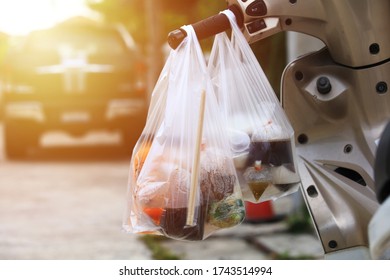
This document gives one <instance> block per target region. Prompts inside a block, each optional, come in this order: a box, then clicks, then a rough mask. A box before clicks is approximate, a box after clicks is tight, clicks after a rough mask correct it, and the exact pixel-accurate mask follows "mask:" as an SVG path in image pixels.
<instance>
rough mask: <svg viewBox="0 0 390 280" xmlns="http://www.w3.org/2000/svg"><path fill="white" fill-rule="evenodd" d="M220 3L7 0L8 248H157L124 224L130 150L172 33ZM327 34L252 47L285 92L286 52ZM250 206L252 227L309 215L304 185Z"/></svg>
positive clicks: (119, 253)
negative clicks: (126, 231)
mask: <svg viewBox="0 0 390 280" xmlns="http://www.w3.org/2000/svg"><path fill="white" fill-rule="evenodd" d="M224 9H226V3H225V1H223V0H214V1H210V0H165V1H156V0H0V259H144V258H155V256H154V255H153V254H152V253H151V249H150V248H151V247H153V246H155V245H153V244H154V243H153V242H154V241H153V242H152V243H153V244H152V245H151V243H150V240H146V239H142V238H138V237H136V236H128V235H125V234H124V233H123V232H121V230H120V227H121V221H122V214H123V211H124V207H125V195H126V190H127V179H128V178H127V176H128V169H129V163H130V158H131V152H132V149H133V146H134V144H135V143H136V141H137V139H138V137H139V136H140V133H141V132H142V129H143V126H144V123H145V120H146V114H147V109H148V105H149V98H150V93H151V91H152V89H153V87H154V84H155V82H156V80H157V78H158V75H159V74H160V71H161V69H162V67H163V65H164V62H165V58H166V56H167V54H168V52H169V47H168V45H167V43H166V38H167V34H168V33H169V32H170V31H172V30H174V29H176V28H178V27H180V26H182V25H185V24H189V23H193V22H196V21H198V20H200V19H203V18H205V17H208V16H211V15H214V14H216V13H218V12H219V11H222V10H224ZM301 42H304V43H303V44H302V43H301ZM211 44H212V40H211V39H210V40H209V41H208V40H205V41H203V42H202V47H203V48H204V51H205V52H206V53H207V52H208V51H209V50H210V48H211ZM321 46H322V44H321V42H318V41H316V40H314V39H312V38H308V37H302V35H297V34H292V33H291V34H277V35H273V36H271V37H269V38H267V39H265V40H263V41H261V42H257V43H255V44H253V45H252V49H253V51H254V53H255V55H256V57H257V58H258V60H259V62H260V64H261V66H262V67H263V69H264V71H265V72H266V75H267V77H268V78H269V80H270V82H271V84H272V86H273V87H274V90H275V92H276V94H277V95H279V90H280V86H279V85H280V77H281V75H282V72H283V69H284V67H285V66H286V64H287V63H288V62H289V61H291V60H293V59H294V58H295V57H297V56H299V55H301V54H303V53H306V52H308V51H310V50H315V49H319V48H321ZM302 209H303V210H302ZM250 210H251V217H252V218H251V219H249V216H248V219H247V221H246V223H247V225H251V226H252V227H254V228H261V227H262V226H264V225H266V224H268V223H272V222H275V221H281V220H282V221H286V220H287V219H289V218H290V217H291V216H292V214H297V213H298V217H303V218H302V219H303V221H304V223H303V225H302V229H303V230H306V229H307V228H305V227H306V226H307V223H310V221H309V219H308V217H307V216H306V215H307V213H306V212H305V207H304V205H303V203H302V198H301V196H300V194H299V193H298V194H295V195H293V196H291V197H286V198H284V199H283V200H281V201H279V202H269V203H265V204H262V205H261V206H260V205H258V206H256V207H254V206H251V209H250ZM253 211H254V212H253ZM302 219H300V220H299V222H302ZM308 221H309V222H308ZM309 228H310V225H309ZM279 229H280V228H279ZM249 232H251V230H249ZM310 232H311V233H312V229H311V228H310ZM249 234H252V233H249ZM240 236H241V237H240V238H241V239H242V240H243V242H246V241H245V240H246V239H247V237H248V236H246V235H245V236H244V237H243V236H242V235H240ZM225 241H226V240H224V242H225ZM221 254H225V253H224V252H222V251H221ZM246 254H247V249H245V248H242V249H241V251H239V252H238V255H237V254H236V255H235V258H244V259H245V258H253V255H250V254H247V255H246ZM267 257H268V256H267V255H265V257H264V258H267ZM163 258H164V257H163Z"/></svg>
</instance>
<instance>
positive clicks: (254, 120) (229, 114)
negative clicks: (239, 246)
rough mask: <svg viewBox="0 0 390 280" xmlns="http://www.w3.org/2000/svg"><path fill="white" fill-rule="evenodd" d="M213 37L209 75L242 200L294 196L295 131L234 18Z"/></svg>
mask: <svg viewBox="0 0 390 280" xmlns="http://www.w3.org/2000/svg"><path fill="white" fill-rule="evenodd" d="M223 13H224V14H225V15H226V16H227V17H228V18H229V21H230V23H231V27H232V35H231V39H229V37H228V36H227V34H226V33H220V34H218V35H217V36H216V37H215V40H214V45H213V48H212V51H211V55H210V59H209V64H208V70H209V73H210V76H211V78H212V80H213V84H214V87H215V92H216V94H217V97H218V102H219V104H220V106H221V108H222V111H223V116H224V117H225V118H226V121H227V123H228V129H229V139H230V145H231V149H232V152H233V158H234V164H235V168H236V171H237V174H238V177H239V181H240V185H241V188H242V193H243V197H244V200H246V201H250V202H254V203H259V202H262V201H265V200H270V199H276V198H278V197H281V196H283V195H286V194H288V193H290V192H293V191H296V190H297V189H298V188H297V184H294V183H297V182H299V181H300V179H299V175H298V172H297V165H296V156H295V149H294V131H293V129H292V127H291V125H290V123H289V121H288V119H287V116H286V115H285V112H284V111H283V109H282V107H281V105H280V103H279V100H278V99H277V97H276V95H275V93H274V90H273V89H272V87H271V85H270V83H269V81H268V79H267V77H266V76H265V74H264V72H263V70H262V69H261V66H260V64H259V63H258V61H257V59H256V57H255V55H254V53H253V51H252V50H251V48H250V46H249V44H248V42H247V41H246V39H245V37H244V35H243V33H242V32H241V30H240V29H239V27H238V26H237V24H236V20H235V17H234V14H233V13H232V12H231V11H229V10H226V11H223Z"/></svg>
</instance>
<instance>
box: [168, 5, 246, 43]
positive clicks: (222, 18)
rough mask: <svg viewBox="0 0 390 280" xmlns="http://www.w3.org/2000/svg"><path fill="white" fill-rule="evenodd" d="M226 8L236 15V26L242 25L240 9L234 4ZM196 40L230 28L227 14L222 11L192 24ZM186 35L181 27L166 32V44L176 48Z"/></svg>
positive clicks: (242, 19)
mask: <svg viewBox="0 0 390 280" xmlns="http://www.w3.org/2000/svg"><path fill="white" fill-rule="evenodd" d="M228 9H229V10H230V11H232V12H233V13H234V15H235V16H236V20H237V24H238V26H240V27H241V26H242V25H243V22H244V18H243V14H242V12H241V10H240V9H239V8H238V7H237V6H236V5H232V6H229V7H228ZM192 27H193V28H194V30H195V33H196V36H197V37H198V40H202V39H206V38H208V37H211V36H213V35H216V34H218V33H220V32H223V31H225V30H228V29H230V22H229V19H228V18H227V16H226V15H225V14H223V13H220V14H218V15H214V16H211V17H209V18H206V19H203V20H201V21H198V22H196V23H194V24H192ZM186 36H187V33H186V32H185V30H183V29H182V28H179V29H176V30H174V31H171V32H170V33H169V34H168V44H169V45H170V46H171V48H173V49H176V48H177V47H178V46H179V45H180V43H181V42H182V41H183V40H184V38H185V37H186Z"/></svg>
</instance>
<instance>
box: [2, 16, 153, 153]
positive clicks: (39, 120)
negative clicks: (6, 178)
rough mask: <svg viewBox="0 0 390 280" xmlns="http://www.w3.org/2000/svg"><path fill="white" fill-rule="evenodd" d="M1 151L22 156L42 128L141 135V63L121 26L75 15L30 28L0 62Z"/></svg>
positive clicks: (127, 138)
mask: <svg viewBox="0 0 390 280" xmlns="http://www.w3.org/2000/svg"><path fill="white" fill-rule="evenodd" d="M3 69H4V71H3V72H4V73H3V75H2V76H3V88H4V90H3V91H4V93H3V106H4V108H3V110H4V133H5V141H4V142H5V143H4V144H5V151H6V154H7V156H8V157H9V158H15V157H22V156H24V155H26V152H27V150H28V149H29V148H30V147H34V146H37V145H39V143H40V137H41V136H42V134H43V133H44V132H47V131H49V130H53V129H56V130H58V129H61V130H62V131H65V132H67V133H69V134H70V135H71V136H73V137H81V136H83V135H85V134H86V133H88V132H89V131H91V130H102V129H103V130H109V131H120V133H121V135H122V140H123V141H122V142H123V144H124V145H128V146H131V145H133V144H134V143H135V142H136V140H137V139H138V137H139V135H140V133H141V131H142V129H143V126H144V123H145V120H146V114H147V108H148V104H147V100H148V98H147V95H146V67H145V64H144V60H143V59H142V56H141V55H140V52H139V51H138V49H137V46H136V44H135V43H134V41H133V39H132V37H131V35H130V34H129V33H128V32H127V31H126V30H125V29H124V28H123V27H121V26H108V25H104V24H99V23H97V22H95V21H92V20H89V19H84V18H73V19H70V20H67V21H65V22H62V23H60V24H58V25H56V26H54V27H52V28H50V29H46V30H39V31H34V32H31V33H30V34H29V35H28V36H27V38H26V40H25V42H24V44H23V46H22V47H21V49H20V50H19V51H14V52H13V53H12V54H10V55H9V56H8V57H7V58H6V60H5V65H4V67H3Z"/></svg>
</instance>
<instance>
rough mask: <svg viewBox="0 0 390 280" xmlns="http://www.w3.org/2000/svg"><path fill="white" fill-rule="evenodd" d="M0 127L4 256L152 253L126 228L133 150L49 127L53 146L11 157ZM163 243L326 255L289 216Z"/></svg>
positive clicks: (183, 250)
mask: <svg viewBox="0 0 390 280" xmlns="http://www.w3.org/2000/svg"><path fill="white" fill-rule="evenodd" d="M1 131H2V130H1V126H0V259H28V260H30V259H76V260H77V259H82V260H84V259H87V260H97V259H105V260H109V259H123V260H135V259H137V260H143V259H152V258H153V257H152V253H151V251H150V250H149V249H148V248H147V247H146V246H145V244H144V242H142V241H141V240H140V239H139V238H138V237H137V236H134V235H128V234H125V233H123V232H122V231H121V219H122V214H123V210H124V206H125V205H124V203H125V200H124V197H125V194H126V190H127V179H128V168H129V161H130V154H129V151H126V150H121V149H112V148H111V147H110V148H105V147H100V148H99V149H94V150H93V149H85V148H84V149H69V147H68V148H67V149H53V145H51V144H53V143H54V144H55V143H62V144H69V143H70V142H69V139H68V140H66V139H65V140H64V137H61V135H51V136H50V137H48V138H46V140H45V141H46V142H44V143H43V144H45V145H48V146H51V149H48V148H47V147H46V148H45V149H38V150H33V151H31V155H30V156H29V157H28V158H27V159H26V160H23V161H9V160H7V158H6V157H5V155H4V152H3V143H2V139H3V137H2V134H1V133H2V132H1ZM99 137H100V138H104V137H105V136H104V137H103V136H102V135H100V136H96V135H95V138H99ZM105 138H106V139H105V140H104V141H103V142H105V144H107V143H106V142H107V141H108V140H109V139H108V138H107V137H105ZM114 138H115V137H114ZM91 139H92V140H91V141H92V142H94V141H95V140H96V139H93V137H91ZM114 140H115V139H114ZM49 142H50V143H51V144H50V143H49ZM86 142H88V141H86ZM49 144H50V145H49ZM73 144H74V143H73ZM73 144H72V145H73ZM83 144H88V143H83ZM161 245H162V246H163V247H165V248H166V249H169V250H171V252H172V253H174V254H176V255H177V256H179V257H180V258H182V259H268V258H272V256H273V253H275V252H278V253H286V252H287V253H289V254H290V255H292V256H299V255H309V256H313V257H315V258H321V256H322V249H321V246H320V245H319V242H318V240H317V239H316V238H315V237H314V236H313V235H299V236H292V235H288V234H286V232H285V225H284V224H283V223H276V224H272V225H250V224H243V225H239V226H237V227H235V228H233V229H230V230H226V231H222V232H220V233H218V234H216V235H215V236H212V237H211V238H209V239H207V240H205V241H201V242H196V243H192V242H191V243H188V242H181V241H174V240H165V241H164V242H162V243H161Z"/></svg>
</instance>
